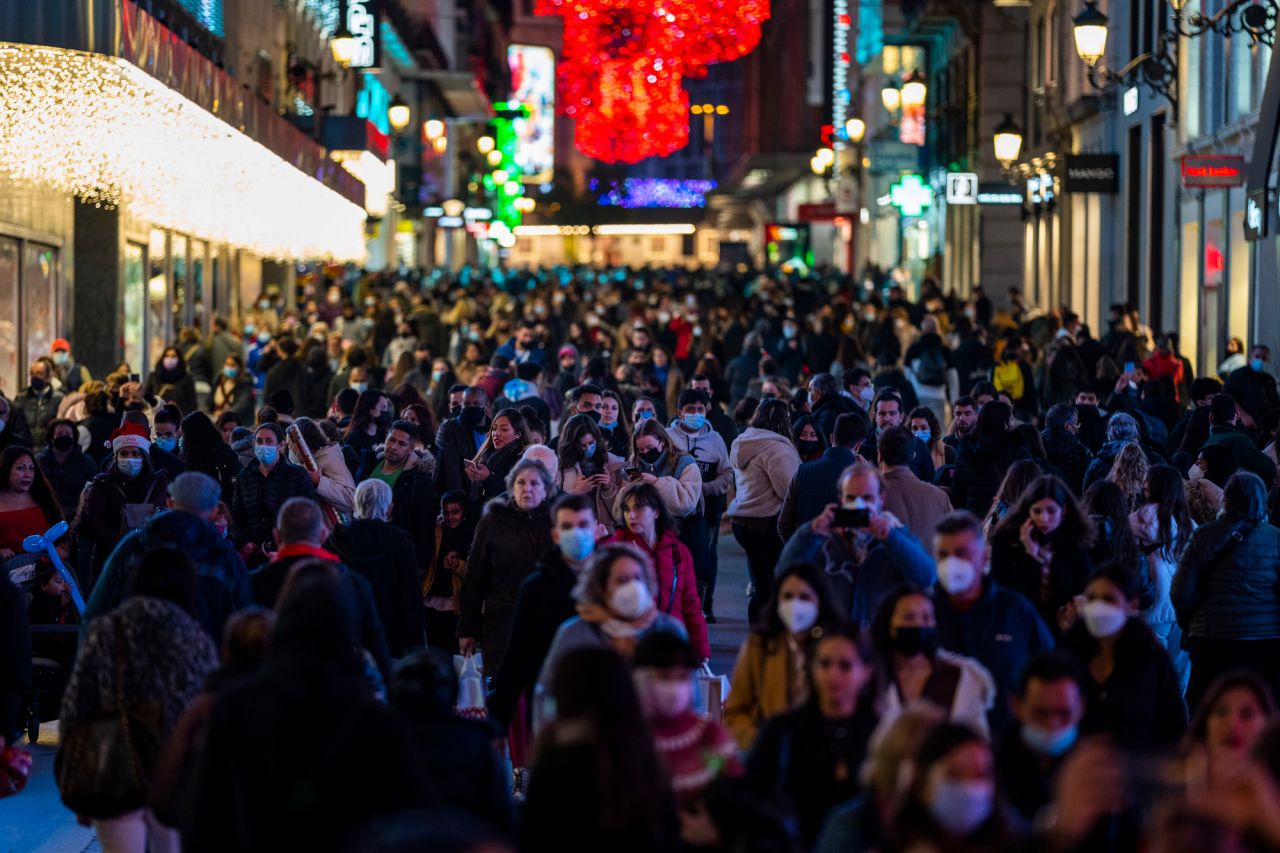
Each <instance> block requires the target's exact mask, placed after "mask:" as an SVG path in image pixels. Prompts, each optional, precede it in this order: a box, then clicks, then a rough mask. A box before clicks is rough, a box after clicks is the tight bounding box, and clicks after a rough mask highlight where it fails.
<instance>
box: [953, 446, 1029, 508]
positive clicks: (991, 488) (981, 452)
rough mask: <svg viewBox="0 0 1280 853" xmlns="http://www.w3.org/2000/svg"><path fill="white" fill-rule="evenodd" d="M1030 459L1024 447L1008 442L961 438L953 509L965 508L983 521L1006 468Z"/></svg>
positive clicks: (957, 453)
mask: <svg viewBox="0 0 1280 853" xmlns="http://www.w3.org/2000/svg"><path fill="white" fill-rule="evenodd" d="M1030 458H1031V454H1030V453H1029V452H1027V449H1026V448H1024V447H1019V446H1017V445H1015V444H1010V443H1009V442H1007V441H1004V442H1001V443H999V444H997V443H995V442H990V441H988V440H987V439H985V438H983V437H981V436H965V437H964V438H962V439H960V448H959V450H958V451H957V452H956V476H955V479H954V480H953V481H952V483H951V505H952V506H953V507H955V508H956V509H967V510H969V511H970V512H972V513H973V514H974V515H976V516H977V517H978V518H986V516H987V513H988V512H990V511H991V503H992V501H994V500H995V497H996V492H998V491H1000V483H1001V482H1002V481H1003V480H1004V475H1005V474H1006V473H1008V471H1009V466H1010V465H1012V464H1013V463H1014V462H1017V461H1019V460H1021V459H1030Z"/></svg>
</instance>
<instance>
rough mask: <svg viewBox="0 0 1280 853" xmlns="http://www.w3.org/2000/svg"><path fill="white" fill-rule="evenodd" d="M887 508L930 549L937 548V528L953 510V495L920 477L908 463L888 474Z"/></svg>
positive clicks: (892, 469)
mask: <svg viewBox="0 0 1280 853" xmlns="http://www.w3.org/2000/svg"><path fill="white" fill-rule="evenodd" d="M883 497H884V509H885V511H886V512H891V513H893V514H894V515H895V516H897V517H898V520H899V521H901V522H902V523H903V524H904V525H906V527H907V530H909V531H911V535H912V536H914V537H915V538H916V539H917V540H919V542H920V544H921V545H923V546H924V548H925V550H926V551H930V550H932V547H933V528H934V527H935V526H936V525H937V523H938V520H939V519H940V518H942V517H943V516H944V515H946V514H947V513H949V512H951V498H949V497H947V493H946V492H944V491H943V490H942V489H939V488H938V487H937V486H935V485H933V484H932V483H925V482H923V481H921V480H920V478H919V477H917V476H916V475H915V474H913V473H912V472H911V469H910V468H908V467H906V466H905V465H901V466H898V467H896V468H890V469H889V470H888V471H886V472H885V473H884V496H883Z"/></svg>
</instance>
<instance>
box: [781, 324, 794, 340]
mask: <svg viewBox="0 0 1280 853" xmlns="http://www.w3.org/2000/svg"><path fill="white" fill-rule="evenodd" d="M796 332H797V329H796V327H795V326H783V327H782V337H784V338H786V339H787V340H791V339H792V338H794V337H795V336H796Z"/></svg>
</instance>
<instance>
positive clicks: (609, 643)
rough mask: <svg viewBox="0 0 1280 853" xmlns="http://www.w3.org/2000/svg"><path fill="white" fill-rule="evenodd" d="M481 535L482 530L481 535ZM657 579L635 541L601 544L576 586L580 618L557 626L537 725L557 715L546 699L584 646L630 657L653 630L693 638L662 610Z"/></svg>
mask: <svg viewBox="0 0 1280 853" xmlns="http://www.w3.org/2000/svg"><path fill="white" fill-rule="evenodd" d="M478 538H479V534H478V533H477V539H478ZM657 584H658V582H657V578H656V577H655V576H654V571H653V563H652V562H650V560H649V557H648V556H647V555H646V554H645V553H644V552H643V551H641V550H639V549H638V548H636V547H635V546H634V545H628V544H625V543H621V542H615V543H612V544H608V545H601V546H600V547H599V548H597V549H596V552H595V554H594V555H592V557H591V562H590V565H589V566H588V567H587V570H586V571H585V572H584V573H583V574H582V575H581V577H580V578H579V580H578V584H577V586H576V587H575V588H574V593H573V595H574V599H575V600H576V601H577V608H576V609H577V614H578V615H577V616H574V617H573V618H571V619H569V620H568V621H567V622H564V623H563V624H561V625H560V627H559V628H558V629H557V630H556V634H555V638H554V639H553V640H552V641H551V647H550V649H548V651H547V657H546V660H544V661H543V664H542V669H541V671H540V672H539V673H538V681H537V684H536V685H535V687H534V724H535V727H536V728H538V729H541V728H542V727H543V726H545V725H546V724H547V723H549V722H550V721H551V720H552V719H553V718H554V716H555V711H554V709H552V708H549V707H547V703H546V701H545V699H543V698H542V697H545V696H546V695H547V694H548V692H549V690H550V687H551V683H552V680H553V679H554V677H555V673H556V669H557V667H558V665H559V663H560V661H561V660H562V659H563V658H565V657H566V656H568V655H569V654H570V653H572V652H575V651H577V650H578V649H584V648H602V649H612V650H613V651H615V652H617V653H618V654H619V655H621V656H622V657H623V658H624V659H626V660H630V659H631V657H632V655H633V654H634V653H635V648H636V644H637V643H638V642H639V641H640V638H641V637H643V636H644V635H645V634H646V633H648V632H650V631H671V632H673V633H675V634H677V635H678V636H680V637H687V635H686V634H685V629H684V625H682V624H681V623H680V621H679V620H678V619H676V618H675V617H673V616H669V615H668V614H666V613H663V612H662V611H661V610H659V609H658V606H657V604H656V600H657Z"/></svg>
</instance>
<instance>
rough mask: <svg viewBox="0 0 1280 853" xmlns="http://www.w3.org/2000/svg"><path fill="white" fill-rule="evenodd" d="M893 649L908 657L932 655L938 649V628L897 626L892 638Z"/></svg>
mask: <svg viewBox="0 0 1280 853" xmlns="http://www.w3.org/2000/svg"><path fill="white" fill-rule="evenodd" d="M891 643H892V645H893V650H894V651H895V652H898V653H899V654H901V655H904V656H906V657H909V658H910V657H915V656H916V655H918V654H926V655H932V654H933V653H934V652H936V651H937V650H938V629H937V628H897V629H895V630H894V632H893V637H892V639H891Z"/></svg>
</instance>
